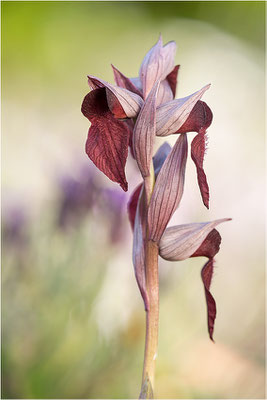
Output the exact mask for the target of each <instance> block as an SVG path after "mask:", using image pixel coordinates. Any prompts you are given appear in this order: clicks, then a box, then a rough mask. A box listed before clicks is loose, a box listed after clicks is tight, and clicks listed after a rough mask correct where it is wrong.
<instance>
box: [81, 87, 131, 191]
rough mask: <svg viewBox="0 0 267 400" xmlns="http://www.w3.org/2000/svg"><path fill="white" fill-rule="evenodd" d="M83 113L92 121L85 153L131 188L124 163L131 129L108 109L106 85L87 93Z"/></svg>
mask: <svg viewBox="0 0 267 400" xmlns="http://www.w3.org/2000/svg"><path fill="white" fill-rule="evenodd" d="M82 113H83V114H84V116H85V117H87V118H88V119H89V120H90V121H91V127H90V128H89V132H88V138H87V141H86V153H87V155H88V157H89V158H90V159H91V160H92V161H93V163H94V164H95V165H96V166H97V168H99V169H100V171H102V172H103V173H104V174H105V175H106V176H107V177H108V178H109V179H111V180H112V181H114V182H118V183H119V184H120V186H121V187H122V189H123V190H124V191H127V190H128V183H127V181H126V177H125V172H124V169H125V164H126V159H127V155H128V144H129V137H130V130H129V128H128V126H127V124H125V123H124V122H123V121H119V120H117V119H116V118H114V116H113V115H112V113H111V112H110V111H109V107H108V104H107V99H106V95H105V89H104V88H100V89H95V90H93V91H91V92H90V93H88V94H87V95H86V96H85V98H84V100H83V103H82Z"/></svg>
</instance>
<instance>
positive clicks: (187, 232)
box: [159, 218, 230, 261]
mask: <svg viewBox="0 0 267 400" xmlns="http://www.w3.org/2000/svg"><path fill="white" fill-rule="evenodd" d="M229 220H230V219H229V218H223V219H218V220H215V221H211V222H202V223H193V224H184V225H176V226H172V227H170V228H167V229H166V230H165V232H164V234H163V235H162V238H161V240H160V243H159V254H160V256H161V257H162V258H165V259H166V260H169V261H181V260H185V259H187V258H189V257H191V256H192V255H193V254H194V253H195V252H196V250H197V249H198V248H199V247H200V245H201V244H202V242H203V241H204V240H205V239H206V237H207V236H208V234H209V233H210V232H211V231H212V230H213V229H214V228H215V227H216V226H217V225H218V224H221V223H222V222H226V221H229Z"/></svg>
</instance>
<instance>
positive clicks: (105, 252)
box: [1, 1, 265, 399]
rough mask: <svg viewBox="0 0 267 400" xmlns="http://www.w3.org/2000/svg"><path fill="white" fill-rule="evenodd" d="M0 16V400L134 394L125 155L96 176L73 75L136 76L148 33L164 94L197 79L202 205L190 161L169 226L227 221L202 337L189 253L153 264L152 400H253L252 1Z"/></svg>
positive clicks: (258, 322)
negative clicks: (156, 272)
mask: <svg viewBox="0 0 267 400" xmlns="http://www.w3.org/2000/svg"><path fill="white" fill-rule="evenodd" d="M1 6H2V132H3V136H2V160H3V173H2V184H3V191H2V250H3V251H2V261H3V269H2V398H35V399H37V398H56V399H57V398H61V399H63V398H65V399H68V398H69V399H75V398H80V399H85V398H135V397H136V396H138V394H139V389H140V383H141V373H142V363H143V352H144V332H145V313H144V310H143V304H142V300H141V296H140V294H139V291H138V288H137V285H136V282H135V278H134V273H133V267H132V262H131V248H132V233H131V229H130V226H129V223H128V219H127V211H126V210H127V208H126V205H127V201H128V198H129V195H130V193H131V192H132V190H133V189H134V187H135V186H136V184H137V183H139V182H140V176H139V173H138V171H137V168H136V166H135V163H134V161H133V160H132V159H131V157H129V160H128V165H127V177H128V181H129V183H130V185H129V186H130V187H129V192H128V193H124V192H122V190H121V189H120V188H119V186H118V185H116V184H115V183H112V182H110V181H109V180H108V179H107V178H106V177H105V176H104V175H102V174H101V173H100V172H98V171H97V169H96V168H95V167H94V165H93V164H92V163H91V162H90V160H89V159H88V158H87V156H86V154H85V151H84V145H85V140H86V137H87V131H88V126H89V125H88V121H87V120H86V119H85V118H84V117H83V115H82V114H81V112H80V106H81V102H82V99H83V97H84V96H85V94H86V93H87V92H88V91H89V89H88V86H87V79H86V75H87V74H89V73H90V74H92V75H96V76H98V77H101V78H102V79H105V80H107V81H110V82H113V77H112V71H111V67H110V64H111V63H113V64H114V65H115V66H116V67H117V68H119V69H120V70H121V71H122V72H123V73H124V74H125V75H127V76H137V74H138V69H139V66H140V63H141V61H142V59H143V57H144V55H145V53H146V52H147V51H148V50H149V49H150V48H151V46H152V45H154V43H155V42H156V41H157V39H158V36H159V33H160V32H161V33H162V35H163V40H164V42H165V43H166V42H167V41H169V40H175V41H176V43H177V45H178V51H177V56H176V62H177V63H179V64H181V68H180V71H179V78H178V97H184V96H187V95H189V94H191V93H192V92H194V91H196V90H198V89H199V88H201V87H202V86H204V85H205V84H207V83H211V84H212V86H211V88H210V90H209V91H208V92H207V93H205V96H204V98H203V100H205V101H206V102H207V103H208V104H209V106H210V107H211V109H212V110H213V114H214V120H213V124H212V125H211V127H210V128H209V131H208V134H209V146H208V147H209V149H208V152H207V154H206V158H205V170H206V173H207V177H208V181H209V185H210V189H211V204H210V211H207V210H205V208H204V206H203V205H202V203H201V198H200V194H199V190H198V187H197V183H196V173H195V168H194V165H193V163H192V161H191V159H190V158H189V159H188V167H187V172H186V186H185V194H184V197H183V199H182V202H181V205H180V207H179V209H178V210H177V212H176V213H175V216H174V217H173V223H189V222H200V221H209V220H213V219H218V218H224V217H232V218H233V221H232V222H228V223H227V224H222V225H221V226H219V229H218V230H219V231H220V233H221V236H222V245H221V250H220V253H219V254H218V255H217V257H216V260H217V261H216V270H215V276H214V279H213V284H212V293H213V295H214V297H215V299H216V302H217V307H218V315H217V319H216V325H215V342H216V344H213V343H212V342H211V341H210V340H209V338H208V334H207V326H206V304H205V298H204V290H203V287H202V282H201V279H200V270H201V267H202V265H203V264H204V263H205V259H204V258H194V259H190V260H186V261H183V262H180V263H178V262H176V263H168V262H165V261H163V260H161V261H160V302H161V305H160V332H159V351H158V361H157V371H156V397H157V398H199V399H201V398H211V399H218V398H228V399H230V398H240V399H241V398H242V399H244V398H250V399H252V398H253V399H254V398H264V342H265V340H264V279H265V276H264V202H265V199H264V87H265V77H264V15H265V10H264V8H265V4H264V2H247V1H246V2H201V1H200V2H190V1H189V2H23V1H22V2H6V1H3V2H2V3H1ZM188 136H189V139H190V140H192V137H194V135H193V134H189V135H188ZM175 139H176V138H175V137H172V138H168V140H169V141H170V143H174V141H175ZM161 143H162V140H161V139H157V144H156V145H157V146H159V145H160V144H161Z"/></svg>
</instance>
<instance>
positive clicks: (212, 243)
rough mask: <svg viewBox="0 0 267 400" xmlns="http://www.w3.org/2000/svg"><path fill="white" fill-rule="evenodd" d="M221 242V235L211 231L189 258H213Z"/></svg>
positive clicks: (214, 230)
mask: <svg viewBox="0 0 267 400" xmlns="http://www.w3.org/2000/svg"><path fill="white" fill-rule="evenodd" d="M221 241H222V238H221V235H220V234H219V232H218V231H217V230H216V229H213V230H212V231H211V232H210V233H209V234H208V236H207V237H206V239H205V240H204V241H203V242H202V244H201V245H200V246H199V248H198V249H197V250H196V251H195V253H194V254H192V256H191V257H208V258H213V257H215V255H216V254H217V253H218V251H219V250H220V244H221Z"/></svg>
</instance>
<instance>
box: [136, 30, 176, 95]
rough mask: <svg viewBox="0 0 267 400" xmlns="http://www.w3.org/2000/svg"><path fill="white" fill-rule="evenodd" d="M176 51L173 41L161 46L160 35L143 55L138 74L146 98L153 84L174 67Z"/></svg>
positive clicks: (163, 77)
mask: <svg viewBox="0 0 267 400" xmlns="http://www.w3.org/2000/svg"><path fill="white" fill-rule="evenodd" d="M175 53H176V44H175V42H169V43H167V44H166V45H165V46H164V47H163V46H162V37H161V36H160V38H159V40H158V42H157V43H156V44H155V45H154V46H153V47H152V48H151V49H150V50H149V52H148V53H147V54H146V55H145V57H144V60H143V62H142V64H141V67H140V70H139V76H140V79H141V82H142V87H143V96H144V98H146V97H147V96H148V94H149V92H150V90H151V88H152V86H153V85H154V83H155V82H156V81H157V80H158V79H160V80H163V79H165V78H166V76H167V75H168V74H169V73H170V72H171V71H172V69H173V67H174V57H175Z"/></svg>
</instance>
